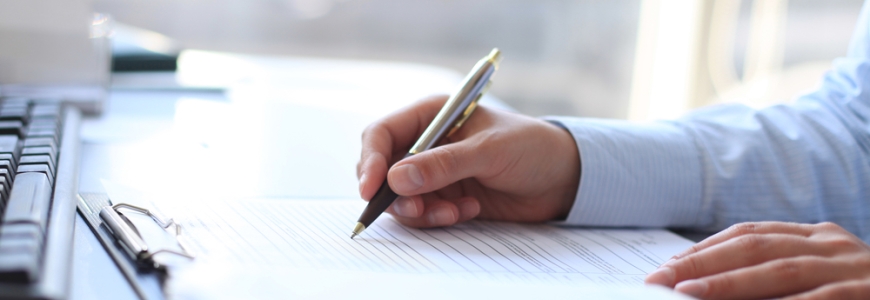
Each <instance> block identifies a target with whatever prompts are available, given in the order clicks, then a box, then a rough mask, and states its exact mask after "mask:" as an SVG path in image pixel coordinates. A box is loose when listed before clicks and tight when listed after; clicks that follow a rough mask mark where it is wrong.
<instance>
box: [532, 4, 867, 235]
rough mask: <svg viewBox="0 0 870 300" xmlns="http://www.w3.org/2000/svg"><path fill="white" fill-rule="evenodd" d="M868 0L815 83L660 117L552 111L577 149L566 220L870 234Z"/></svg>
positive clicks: (605, 223) (606, 223) (712, 229)
mask: <svg viewBox="0 0 870 300" xmlns="http://www.w3.org/2000/svg"><path fill="white" fill-rule="evenodd" d="M868 14H870V5H868V4H867V3H865V5H864V8H863V9H862V12H861V18H860V20H859V21H858V27H857V29H856V30H855V33H854V35H853V37H852V42H851V45H850V47H849V54H848V56H847V57H844V58H839V59H837V60H835V61H834V64H833V67H832V70H831V71H829V72H828V73H827V74H826V75H825V78H824V82H823V84H822V86H821V87H820V88H819V89H818V90H817V91H815V92H813V93H810V94H808V95H805V96H802V97H800V98H798V99H797V100H796V101H795V102H794V103H793V104H788V105H777V106H772V107H769V108H765V109H761V110H755V109H751V108H749V107H746V106H743V105H718V106H713V107H709V108H704V109H701V110H698V111H695V112H693V113H691V114H689V115H687V116H686V117H684V118H681V119H678V120H675V121H661V122H655V123H652V124H649V123H645V124H638V123H629V122H625V121H612V120H596V119H580V118H568V117H547V118H546V119H548V120H552V121H557V122H560V123H561V124H562V125H564V126H565V127H566V128H567V129H568V130H569V131H570V132H571V134H572V135H573V136H574V139H575V140H576V142H577V147H578V149H579V150H580V160H581V165H582V166H581V169H582V170H581V177H580V186H579V189H578V191H577V199H576V200H575V203H574V206H573V208H572V209H571V212H570V214H569V215H568V218H567V220H566V222H567V223H569V224H575V225H591V226H642V227H683V228H695V229H700V230H710V231H714V230H721V229H724V228H726V227H727V226H729V225H731V224H735V223H739V222H746V221H761V220H776V221H792V222H802V223H817V222H822V221H831V222H834V223H837V224H839V225H840V226H843V227H844V228H846V229H847V230H849V231H850V232H852V233H854V234H855V235H857V236H859V237H861V238H862V239H863V240H864V241H870V35H868V34H870V19H868V17H870V16H868Z"/></svg>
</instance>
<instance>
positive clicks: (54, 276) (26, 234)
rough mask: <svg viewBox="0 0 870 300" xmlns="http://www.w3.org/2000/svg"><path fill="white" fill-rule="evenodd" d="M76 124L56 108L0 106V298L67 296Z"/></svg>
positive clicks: (17, 103) (25, 102) (15, 101)
mask: <svg viewBox="0 0 870 300" xmlns="http://www.w3.org/2000/svg"><path fill="white" fill-rule="evenodd" d="M79 120H80V114H79V112H78V110H76V109H75V108H72V107H64V106H63V105H61V104H60V103H59V102H57V101H46V100H43V101H40V100H31V99H26V98H3V99H0V298H25V299H60V298H65V297H66V295H67V289H68V285H69V282H68V281H69V272H70V258H71V251H72V235H73V225H74V221H75V201H74V199H75V198H74V196H75V191H76V188H77V185H78V183H77V175H78V174H77V173H78V159H79V158H78V146H79V145H78V143H79V141H78V124H79V122H80V121H79Z"/></svg>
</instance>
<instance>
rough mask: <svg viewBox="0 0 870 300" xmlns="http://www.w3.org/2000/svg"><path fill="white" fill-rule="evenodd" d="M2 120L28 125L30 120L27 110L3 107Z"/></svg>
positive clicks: (0, 115)
mask: <svg viewBox="0 0 870 300" xmlns="http://www.w3.org/2000/svg"><path fill="white" fill-rule="evenodd" d="M0 120H9V121H21V122H24V123H27V121H28V120H30V117H29V114H28V113H27V108H20V107H14V108H9V107H3V108H0Z"/></svg>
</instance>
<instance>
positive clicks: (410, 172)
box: [357, 96, 580, 227]
mask: <svg viewBox="0 0 870 300" xmlns="http://www.w3.org/2000/svg"><path fill="white" fill-rule="evenodd" d="M446 100H447V97H446V96H436V97H430V98H427V99H424V100H422V101H420V102H417V103H415V104H413V105H411V106H409V107H407V108H404V109H402V110H399V111H397V112H395V113H393V114H391V115H389V116H387V117H385V118H384V119H382V120H380V121H377V122H375V123H374V124H372V125H370V126H369V127H368V128H367V129H366V130H365V132H364V133H363V136H362V154H361V157H360V161H359V163H358V164H357V176H358V178H359V184H360V196H361V197H362V198H363V199H367V200H368V199H371V197H372V196H374V194H375V192H376V191H377V189H378V187H379V186H380V185H381V183H382V182H383V180H384V179H385V178H388V182H389V184H390V187H391V188H392V189H393V191H395V192H396V193H397V194H399V195H400V196H401V197H399V199H397V200H396V202H394V203H393V205H392V206H390V208H389V209H388V210H387V212H389V213H391V214H392V215H393V216H394V217H395V218H396V220H398V221H399V222H401V223H403V224H405V225H409V226H413V227H437V226H448V225H453V224H455V223H458V222H462V221H466V220H469V219H472V218H475V217H480V218H485V219H495V220H507V221H520V222H535V221H545V220H551V219H554V218H559V217H564V216H565V215H567V213H568V210H570V208H571V205H572V204H573V202H574V196H575V194H576V191H577V185H578V181H579V177H580V158H579V156H578V153H577V146H576V145H575V143H574V139H573V137H571V135H570V133H568V132H567V131H565V130H564V129H561V128H559V127H557V126H555V125H553V124H550V123H547V122H545V121H541V120H538V119H535V118H531V117H526V116H523V115H519V114H514V113H510V112H505V111H501V110H497V109H491V108H488V107H486V106H480V107H478V108H477V110H476V111H475V112H474V114H473V115H472V116H471V117H470V118H469V119H468V120H467V121H466V123H465V124H464V125H463V126H462V127H461V128H460V129H459V130H458V131H457V132H456V133H455V134H453V135H452V136H450V137H448V138H447V141H446V142H445V143H444V144H443V145H441V146H439V147H435V148H433V149H430V150H428V151H425V152H423V153H419V154H416V155H414V156H412V157H409V158H407V159H405V160H403V161H401V162H398V163H396V164H395V165H393V166H392V167H389V165H390V164H393V163H395V162H396V161H398V160H400V159H401V158H402V157H403V156H404V155H405V153H407V151H408V149H409V148H410V147H411V146H412V145H413V143H414V142H416V139H417V138H418V137H419V136H420V135H421V134H422V132H423V130H425V129H426V127H427V126H428V125H429V123H430V122H431V121H432V119H434V118H435V115H436V114H437V113H438V111H439V110H440V109H441V106H442V105H443V104H444V102H445V101H446Z"/></svg>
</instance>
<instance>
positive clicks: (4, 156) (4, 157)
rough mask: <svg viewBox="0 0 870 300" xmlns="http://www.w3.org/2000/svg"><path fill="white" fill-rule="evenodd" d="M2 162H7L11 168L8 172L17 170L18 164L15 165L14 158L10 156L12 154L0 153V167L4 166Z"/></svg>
mask: <svg viewBox="0 0 870 300" xmlns="http://www.w3.org/2000/svg"><path fill="white" fill-rule="evenodd" d="M3 161H7V162H9V163H11V165H12V168H11V170H10V171H14V170H15V169H16V168H18V164H17V163H15V157H14V156H12V154H9V153H0V166H2V165H4V164H3V163H2V162H3ZM13 173H14V172H13Z"/></svg>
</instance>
